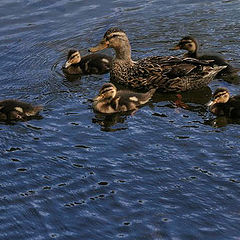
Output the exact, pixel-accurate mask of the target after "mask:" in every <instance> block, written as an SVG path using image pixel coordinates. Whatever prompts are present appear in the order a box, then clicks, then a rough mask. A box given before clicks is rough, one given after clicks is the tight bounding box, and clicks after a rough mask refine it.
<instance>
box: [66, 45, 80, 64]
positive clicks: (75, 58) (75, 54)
mask: <svg viewBox="0 0 240 240" xmlns="http://www.w3.org/2000/svg"><path fill="white" fill-rule="evenodd" d="M80 61H81V55H80V52H79V51H78V50H76V49H71V50H69V51H68V56H67V61H66V63H65V64H64V68H68V67H69V66H71V65H72V64H77V63H79V62H80Z"/></svg>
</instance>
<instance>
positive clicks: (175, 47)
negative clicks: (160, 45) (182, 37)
mask: <svg viewBox="0 0 240 240" xmlns="http://www.w3.org/2000/svg"><path fill="white" fill-rule="evenodd" d="M179 49H180V46H179V45H176V46H174V47H172V48H170V49H169V50H179Z"/></svg>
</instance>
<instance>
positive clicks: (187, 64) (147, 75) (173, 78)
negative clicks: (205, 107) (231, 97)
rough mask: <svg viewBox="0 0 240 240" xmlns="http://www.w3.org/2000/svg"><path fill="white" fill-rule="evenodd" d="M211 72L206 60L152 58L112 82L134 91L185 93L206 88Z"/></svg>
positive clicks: (144, 60) (137, 64) (213, 72)
mask: <svg viewBox="0 0 240 240" xmlns="http://www.w3.org/2000/svg"><path fill="white" fill-rule="evenodd" d="M212 69H213V67H211V66H210V63H209V62H207V61H200V60H197V59H192V58H185V59H183V58H178V57H172V56H170V57H158V56H156V57H148V58H145V59H142V60H140V61H138V62H136V63H135V64H134V65H133V66H132V67H131V68H129V70H128V73H127V76H126V74H125V75H124V76H121V75H119V76H117V75H115V79H116V80H117V81H118V82H119V83H121V84H125V85H128V86H130V87H133V88H138V89H150V88H158V89H159V90H161V91H168V92H169V91H174V92H176V91H186V90H191V89H196V88H200V87H204V86H206V85H207V84H208V83H209V82H210V81H211V80H212V78H213V74H215V71H212ZM217 72H218V71H217ZM113 80H114V79H113Z"/></svg>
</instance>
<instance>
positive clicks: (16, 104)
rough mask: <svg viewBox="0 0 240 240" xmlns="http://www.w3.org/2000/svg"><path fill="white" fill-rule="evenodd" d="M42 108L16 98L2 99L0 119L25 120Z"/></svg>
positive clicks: (0, 102)
mask: <svg viewBox="0 0 240 240" xmlns="http://www.w3.org/2000/svg"><path fill="white" fill-rule="evenodd" d="M42 109H43V107H42V106H33V105H31V104H29V103H25V102H21V101H18V100H13V99H9V100H3V101H0V121H17V120H27V119H28V118H29V117H34V116H36V115H38V113H39V112H40V111H41V110H42Z"/></svg>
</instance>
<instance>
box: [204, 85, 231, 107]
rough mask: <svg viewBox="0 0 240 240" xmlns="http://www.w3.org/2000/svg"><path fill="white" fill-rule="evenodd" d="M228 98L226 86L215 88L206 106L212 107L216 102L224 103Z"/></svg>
mask: <svg viewBox="0 0 240 240" xmlns="http://www.w3.org/2000/svg"><path fill="white" fill-rule="evenodd" d="M229 98H230V93H229V91H228V89H227V88H223V87H221V88H217V89H216V90H215V92H214V93H213V96H212V100H211V101H210V102H209V103H208V106H210V107H212V106H213V105H214V104H216V103H226V102H227V101H228V100H229Z"/></svg>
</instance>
